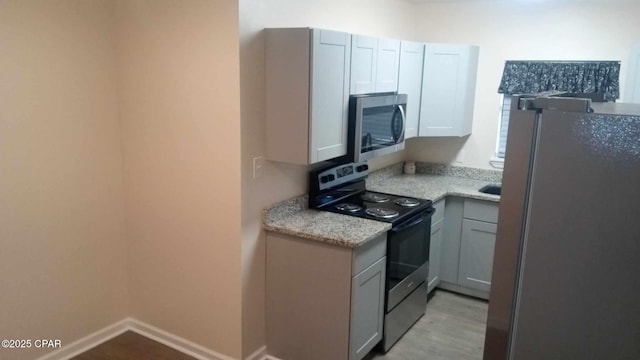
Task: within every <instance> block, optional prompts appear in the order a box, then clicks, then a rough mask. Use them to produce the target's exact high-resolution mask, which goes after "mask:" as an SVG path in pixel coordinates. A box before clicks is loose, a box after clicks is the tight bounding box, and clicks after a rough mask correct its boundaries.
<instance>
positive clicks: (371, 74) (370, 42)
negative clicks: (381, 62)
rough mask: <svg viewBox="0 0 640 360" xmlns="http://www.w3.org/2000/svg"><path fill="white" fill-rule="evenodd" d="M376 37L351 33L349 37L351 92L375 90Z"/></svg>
mask: <svg viewBox="0 0 640 360" xmlns="http://www.w3.org/2000/svg"><path fill="white" fill-rule="evenodd" d="M377 55H378V39H376V38H372V37H368V36H361V35H353V36H352V37H351V91H350V92H351V94H366V93H372V92H375V88H376V65H377V63H378V56H377Z"/></svg>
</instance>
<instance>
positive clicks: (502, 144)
mask: <svg viewBox="0 0 640 360" xmlns="http://www.w3.org/2000/svg"><path fill="white" fill-rule="evenodd" d="M510 110H511V96H510V95H502V106H501V109H500V128H499V129H498V143H497V144H496V159H497V160H504V154H505V152H506V148H507V131H508V130H509V111H510Z"/></svg>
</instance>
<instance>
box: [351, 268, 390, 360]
mask: <svg viewBox="0 0 640 360" xmlns="http://www.w3.org/2000/svg"><path fill="white" fill-rule="evenodd" d="M385 269H386V257H383V258H381V259H380V260H378V261H377V262H375V263H374V264H373V265H371V266H369V267H368V268H366V269H365V270H363V271H362V272H361V273H359V274H357V275H356V276H354V277H353V283H352V285H351V324H350V335H349V360H359V359H362V358H363V357H364V356H365V355H366V354H367V353H368V352H369V351H371V349H373V347H374V346H375V345H376V344H377V343H378V342H379V341H380V340H381V339H382V331H383V324H382V321H383V315H384V278H385V273H386V270H385Z"/></svg>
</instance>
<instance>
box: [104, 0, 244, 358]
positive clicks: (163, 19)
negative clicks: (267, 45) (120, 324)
mask: <svg viewBox="0 0 640 360" xmlns="http://www.w3.org/2000/svg"><path fill="white" fill-rule="evenodd" d="M116 4H117V5H116V15H117V28H118V34H117V43H118V66H119V70H120V73H119V80H120V82H119V94H120V118H121V122H122V136H123V144H124V147H123V149H124V179H125V182H124V183H125V190H126V195H125V198H126V219H127V223H126V236H127V240H128V251H129V252H128V254H129V258H130V262H129V276H130V294H131V315H132V317H134V318H136V319H139V320H142V321H144V322H147V323H149V324H151V325H154V326H157V327H159V328H162V329H164V330H166V331H168V332H171V333H173V334H176V335H178V336H181V337H184V338H186V339H189V340H191V341H194V342H196V343H198V344H200V345H202V346H205V347H207V348H210V349H213V350H215V351H218V352H221V353H223V354H226V355H229V356H233V357H239V356H240V352H241V350H240V348H241V345H240V342H241V339H240V306H241V304H240V302H241V301H240V246H241V243H240V201H239V200H240V197H241V195H240V107H239V106H240V104H239V70H238V67H239V59H238V7H237V6H238V5H237V2H235V1H231V0H227V1H206V0H181V1H175V0H137V1H133V0H118V1H117V2H116Z"/></svg>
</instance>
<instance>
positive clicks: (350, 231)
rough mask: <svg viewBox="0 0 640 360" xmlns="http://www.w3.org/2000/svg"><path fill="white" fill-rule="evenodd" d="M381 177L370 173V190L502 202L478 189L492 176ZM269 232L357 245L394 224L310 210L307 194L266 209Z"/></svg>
mask: <svg viewBox="0 0 640 360" xmlns="http://www.w3.org/2000/svg"><path fill="white" fill-rule="evenodd" d="M380 174H382V176H375V174H374V176H370V177H369V179H367V189H369V190H371V191H379V192H385V193H391V194H397V195H404V196H411V197H416V198H423V199H425V198H426V199H430V200H432V201H433V202H434V203H435V202H437V201H439V200H441V199H444V198H446V197H447V196H457V197H462V198H470V199H477V200H484V201H491V202H499V201H500V196H498V195H490V194H484V193H481V192H479V191H477V190H478V189H479V188H480V187H482V186H484V185H487V184H499V181H492V180H493V179H471V178H464V177H458V176H452V175H449V174H447V175H440V174H435V175H434V174H415V175H405V174H401V173H398V172H397V169H396V171H393V172H390V171H388V170H387V171H386V172H385V171H383V172H381V173H380ZM263 215H264V216H263V224H264V229H265V230H266V231H272V232H276V233H281V234H286V235H291V236H296V237H300V238H303V239H307V240H311V241H318V242H322V243H326V244H331V245H336V246H342V247H347V248H357V247H359V246H362V245H364V244H365V243H367V242H368V241H370V240H373V239H375V238H376V237H378V236H380V235H381V234H383V233H385V232H386V231H388V230H389V229H391V224H389V223H385V222H381V221H375V220H369V219H362V218H357V217H353V216H348V215H341V214H336V213H331V212H326V211H318V210H313V209H308V196H307V195H301V196H297V197H294V198H291V199H288V200H285V201H282V202H279V203H276V204H273V205H272V206H270V207H268V208H266V209H264V211H263Z"/></svg>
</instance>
